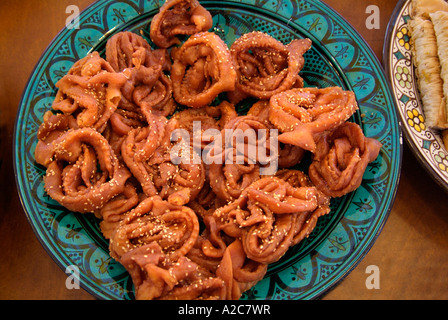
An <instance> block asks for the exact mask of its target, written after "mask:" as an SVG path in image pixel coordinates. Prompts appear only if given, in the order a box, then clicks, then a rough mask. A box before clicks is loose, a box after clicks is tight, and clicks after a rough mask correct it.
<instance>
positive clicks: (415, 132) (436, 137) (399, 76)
mask: <svg viewBox="0 0 448 320" xmlns="http://www.w3.org/2000/svg"><path fill="white" fill-rule="evenodd" d="M410 4H411V1H410V0H402V1H400V2H399V3H398V4H397V6H396V8H395V10H394V13H393V14H392V16H391V19H390V22H389V25H388V30H387V31H386V34H387V37H386V41H385V42H384V48H383V63H384V66H385V70H386V73H387V76H388V77H389V79H390V82H391V85H392V92H393V95H394V96H395V105H396V106H397V107H398V109H397V112H398V114H399V116H400V119H401V126H402V130H403V132H404V136H405V138H406V139H407V142H408V144H409V146H410V148H411V150H412V151H413V153H414V155H415V156H416V157H417V159H418V160H419V161H420V163H421V164H422V165H423V167H424V168H425V169H426V170H427V171H428V172H429V174H430V175H431V177H432V178H433V179H434V180H435V181H436V182H437V183H438V184H439V185H440V186H441V187H442V188H443V189H445V190H446V191H447V192H448V151H447V150H446V149H445V147H444V145H443V142H442V138H441V136H440V133H439V132H437V131H435V130H432V129H430V128H428V127H427V126H426V125H425V117H424V113H423V108H422V102H421V100H420V96H419V91H418V86H417V80H416V77H415V73H414V63H413V61H412V54H411V47H410V37H409V30H408V26H407V22H408V20H409V19H410V15H409V12H410Z"/></svg>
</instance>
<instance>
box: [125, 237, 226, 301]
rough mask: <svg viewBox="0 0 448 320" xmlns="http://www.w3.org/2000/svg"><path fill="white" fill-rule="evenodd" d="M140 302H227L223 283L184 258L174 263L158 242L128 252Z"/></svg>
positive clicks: (126, 259)
mask: <svg viewBox="0 0 448 320" xmlns="http://www.w3.org/2000/svg"><path fill="white" fill-rule="evenodd" d="M120 263H121V264H122V265H123V266H124V267H125V268H126V270H127V271H128V272H129V274H130V276H131V278H132V282H133V284H134V287H135V297H136V299H137V300H167V299H171V300H187V299H188V300H193V299H201V300H203V299H207V300H215V299H224V297H225V287H224V282H223V281H222V280H221V279H219V278H217V277H214V276H213V275H211V274H209V273H208V272H207V270H203V269H202V268H201V267H200V266H198V265H197V264H196V263H194V262H193V261H191V260H189V259H188V258H186V257H185V256H182V257H180V258H179V259H177V260H174V261H173V260H172V259H170V258H169V257H167V255H166V254H165V253H164V252H163V250H162V248H161V247H160V245H159V244H158V243H156V242H155V241H153V242H151V243H149V244H145V245H143V246H141V247H138V248H135V249H133V250H131V251H129V252H127V253H125V254H124V255H123V256H122V257H121V259H120Z"/></svg>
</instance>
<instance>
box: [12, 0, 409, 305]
mask: <svg viewBox="0 0 448 320" xmlns="http://www.w3.org/2000/svg"><path fill="white" fill-rule="evenodd" d="M159 1H163V0H159ZM159 1H158V0H154V1H140V0H114V1H105V0H100V1H98V2H96V3H94V4H93V5H91V6H90V7H88V8H87V9H86V10H85V11H83V12H82V14H81V15H80V28H79V29H72V30H68V29H64V30H62V31H61V32H60V33H59V35H58V36H57V37H56V38H55V39H54V40H53V42H52V43H51V44H50V46H49V47H48V49H47V50H46V52H45V53H44V55H43V56H42V58H41V60H40V61H39V63H38V64H37V66H36V68H35V70H34V72H33V73H32V75H31V78H30V80H29V83H28V85H27V87H26V90H25V92H24V94H23V98H22V101H21V104H20V107H19V111H18V115H17V124H16V128H15V137H14V138H15V150H14V157H15V161H14V162H15V170H16V177H17V185H18V192H19V194H20V197H21V200H22V203H23V207H24V211H25V212H26V214H27V216H28V219H29V222H30V224H31V225H32V227H33V229H34V232H35V233H36V235H37V237H38V238H39V240H40V241H41V243H42V245H43V246H44V247H45V248H46V250H47V251H48V253H49V254H50V255H51V256H52V257H53V258H54V260H55V261H56V262H57V263H58V264H59V265H60V266H61V268H63V269H64V270H65V268H66V267H67V266H70V265H76V266H78V268H79V270H80V284H81V286H82V287H83V288H84V289H85V290H87V291H88V292H90V293H91V294H92V295H94V296H95V297H97V298H99V299H132V298H134V293H133V287H132V281H131V279H130V277H129V275H128V273H127V272H126V270H125V269H124V268H123V267H122V266H121V265H120V264H119V263H117V262H116V261H115V260H113V259H112V258H111V257H110V256H109V254H108V243H107V241H106V240H105V239H104V238H103V237H102V235H101V233H100V231H99V229H98V221H97V220H96V219H95V218H94V217H93V215H80V214H75V213H72V212H69V211H67V210H66V209H64V208H62V207H61V206H60V205H58V204H57V203H56V202H54V201H53V200H51V199H50V198H49V197H48V196H47V195H46V194H45V192H44V187H43V179H42V176H43V174H44V170H43V168H42V167H40V166H38V165H37V164H36V163H35V161H34V155H33V153H34V148H35V145H36V140H37V139H36V131H37V128H38V126H39V124H40V123H41V119H42V116H43V113H44V112H45V111H46V110H48V109H50V107H51V104H52V101H53V99H54V97H55V94H56V89H55V86H54V84H55V82H56V81H57V80H58V79H60V77H61V76H62V75H63V74H65V73H66V72H67V70H69V68H70V67H71V65H72V64H73V63H74V62H75V61H76V60H78V59H79V58H81V57H84V56H85V55H86V54H87V53H88V52H89V51H92V50H98V51H99V52H100V53H101V52H104V47H105V43H106V41H107V39H108V38H109V37H110V36H111V35H112V34H114V33H116V32H119V31H122V30H130V31H134V32H139V31H140V30H143V34H145V33H146V34H147V31H148V26H149V23H150V21H151V18H152V16H153V15H154V14H155V13H157V12H158V8H159V5H160V4H161V2H159ZM201 3H202V4H203V5H204V6H205V7H206V8H207V9H208V10H210V12H211V13H212V15H213V21H214V26H213V30H214V31H215V32H216V33H218V34H219V35H220V36H221V37H222V38H223V39H224V40H225V41H226V42H227V43H228V44H230V43H232V42H233V41H234V40H235V39H236V38H237V37H239V36H240V35H241V34H243V33H246V32H250V31H253V30H260V31H264V32H267V33H269V34H271V35H272V36H274V37H275V38H277V39H279V40H281V41H283V42H285V43H289V42H290V41H291V40H292V39H294V38H302V37H309V38H310V39H311V40H312V41H313V43H314V44H313V48H312V49H311V50H310V51H309V52H307V53H306V66H305V68H304V70H303V71H302V76H303V77H304V79H305V81H306V85H307V86H320V87H325V86H330V85H338V86H341V87H343V88H345V89H347V90H353V91H354V92H355V93H356V97H357V100H358V103H359V105H360V111H359V112H358V113H356V114H355V115H354V116H353V117H352V119H351V120H352V121H355V122H357V123H358V124H360V125H361V126H362V128H363V130H364V132H365V134H366V136H369V137H374V138H376V139H378V140H379V141H381V142H382V143H383V146H384V147H383V148H382V150H381V153H380V155H379V156H378V158H377V160H376V161H374V162H373V163H371V164H370V165H369V166H368V168H367V170H366V172H365V176H364V180H363V182H362V185H361V186H360V187H359V188H358V190H357V191H355V192H353V193H351V194H348V195H346V196H344V197H342V198H339V199H334V201H333V202H332V204H331V206H332V212H331V213H330V214H329V215H327V216H325V217H323V218H321V219H320V220H319V222H318V225H317V227H316V228H315V230H314V231H313V233H312V234H311V235H310V237H309V238H307V239H306V240H304V241H303V242H302V243H300V244H299V245H297V246H296V247H294V248H292V249H291V250H289V251H288V253H287V254H286V256H285V257H284V258H283V259H281V260H280V261H279V262H277V263H275V264H273V265H271V266H270V267H269V270H268V274H267V275H266V277H265V279H263V280H262V281H260V282H259V283H258V284H257V285H256V286H255V287H253V288H252V289H251V290H249V291H248V292H246V293H245V294H244V296H243V297H242V298H243V299H315V298H318V297H320V296H322V294H324V293H325V292H327V291H328V290H329V289H331V288H332V287H333V286H335V285H336V284H337V283H338V282H339V281H341V280H342V279H343V278H344V277H345V276H346V275H347V274H348V273H349V272H350V271H351V270H352V269H353V268H354V267H355V266H356V265H357V264H358V263H359V261H360V260H361V259H362V258H363V257H364V255H365V254H366V253H367V252H368V250H369V249H370V248H371V246H372V245H373V243H374V242H375V240H376V238H377V236H378V235H379V233H380V232H381V230H382V227H383V225H384V223H385V222H386V220H387V217H388V214H389V211H390V209H391V206H392V204H393V201H394V199H395V194H396V190H397V184H398V180H399V174H400V169H401V153H402V144H401V133H400V128H399V124H398V121H397V115H396V113H395V112H396V111H395V110H396V108H395V107H394V103H395V102H394V100H393V96H392V95H391V93H390V89H389V85H388V82H387V79H386V77H385V75H384V74H383V71H382V68H381V66H380V64H379V63H378V61H377V60H376V58H375V57H374V55H373V53H372V51H371V50H370V49H369V47H368V46H367V45H366V43H365V42H364V41H363V39H362V38H361V37H360V36H359V34H358V33H356V32H355V31H354V30H353V29H352V27H351V26H350V25H349V24H348V23H347V22H346V21H345V20H344V19H342V18H341V17H340V16H339V15H337V14H336V13H335V12H334V11H333V10H332V9H330V8H329V7H327V6H326V5H324V4H323V3H322V2H321V1H311V0H302V1H296V0H290V1H285V0H282V1H277V0H274V1H258V0H257V1H248V0H246V1H237V0H231V1H227V0H226V1H201Z"/></svg>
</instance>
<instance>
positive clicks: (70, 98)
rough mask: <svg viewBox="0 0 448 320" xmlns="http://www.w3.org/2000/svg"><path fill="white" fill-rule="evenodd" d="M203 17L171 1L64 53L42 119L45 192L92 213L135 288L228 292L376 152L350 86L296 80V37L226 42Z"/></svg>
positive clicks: (193, 295)
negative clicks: (97, 44)
mask: <svg viewBox="0 0 448 320" xmlns="http://www.w3.org/2000/svg"><path fill="white" fill-rule="evenodd" d="M211 27H212V17H211V15H210V13H209V12H208V11H207V10H206V9H205V8H204V7H203V6H201V4H200V3H199V2H198V1H197V0H168V1H167V2H166V3H165V4H164V5H163V6H162V7H161V8H160V11H159V13H158V14H157V15H156V16H155V17H154V18H153V20H152V22H151V25H150V41H149V40H148V41H147V40H146V39H145V38H143V37H142V36H140V35H138V34H136V33H132V32H128V31H123V32H119V33H117V34H115V35H113V36H112V37H111V38H110V39H109V40H108V42H107V45H106V52H105V57H101V56H100V55H99V53H98V52H92V53H90V54H88V55H87V56H86V57H84V58H82V59H80V60H79V61H77V62H76V63H75V64H74V65H73V67H72V68H71V69H70V70H69V71H68V73H67V74H66V75H65V76H64V77H62V78H61V79H60V80H59V81H58V82H57V84H56V87H57V89H58V91H57V95H56V97H55V100H54V103H53V105H52V109H51V110H49V111H47V112H46V113H45V115H44V118H43V122H42V124H41V126H40V127H39V131H38V143H37V146H36V150H35V159H36V162H37V163H38V164H39V165H42V166H44V167H45V168H46V174H45V176H44V181H45V191H46V192H47V194H48V195H49V196H50V197H51V198H52V199H54V200H56V201H57V202H58V203H60V204H61V205H62V206H64V207H66V208H67V209H68V210H71V211H73V212H77V213H81V214H94V215H95V216H96V217H97V218H98V219H99V220H100V228H101V231H102V233H103V235H104V237H105V238H107V239H109V241H110V254H111V256H112V257H113V258H114V259H116V260H117V261H118V262H120V263H121V264H122V265H123V266H124V267H125V268H126V269H127V271H128V272H129V274H130V276H131V277H132V281H133V284H134V287H135V297H136V298H137V299H238V298H240V297H241V295H242V293H243V292H244V291H246V290H248V289H250V288H251V287H253V286H254V285H255V284H256V283H257V282H258V281H260V280H261V279H262V278H263V277H264V276H265V274H266V271H267V267H268V265H269V264H270V263H273V262H275V261H278V260H279V259H281V257H282V256H283V255H284V254H285V253H286V251H287V250H288V248H290V247H291V246H294V245H296V244H297V243H299V242H300V241H302V240H303V239H304V238H305V237H307V236H308V235H309V234H310V233H311V231H312V230H313V229H314V227H315V225H316V222H317V220H318V218H319V217H321V216H323V215H326V214H328V213H329V212H330V199H331V198H332V197H341V196H343V195H345V194H347V193H349V192H352V191H353V190H355V189H356V188H358V187H359V185H360V184H361V180H362V176H363V174H364V171H365V169H366V167H367V165H368V163H370V162H372V161H374V160H375V159H376V158H377V156H378V154H379V152H380V148H381V143H379V142H378V141H376V140H374V139H372V138H367V137H365V136H364V134H363V132H362V130H361V128H360V126H358V125H357V124H355V123H352V122H348V121H347V120H348V119H349V118H350V117H351V115H352V114H353V113H354V112H356V110H357V109H358V106H357V103H356V99H355V95H354V93H353V92H349V91H344V90H343V89H341V88H338V87H330V88H304V87H303V85H304V84H303V79H302V78H301V77H300V75H299V73H300V71H301V69H302V68H303V66H304V64H305V58H304V54H305V52H306V51H307V50H309V49H310V48H311V45H312V44H311V41H310V40H309V39H296V40H293V41H291V42H290V43H289V44H283V43H281V42H280V41H278V40H276V39H274V38H273V37H271V36H270V35H268V34H265V33H261V32H251V33H248V34H245V35H243V36H241V37H240V38H239V39H237V40H235V42H234V43H233V44H232V45H231V46H230V47H229V46H228V45H226V44H225V43H224V42H223V40H222V39H221V38H220V37H219V36H218V35H217V34H215V33H213V32H210V31H209V29H211ZM150 43H151V44H150ZM247 99H251V100H250V101H253V105H252V107H251V108H250V110H249V111H248V112H247V114H238V112H237V110H238V108H236V106H237V104H238V103H241V102H243V101H248V100H247ZM238 132H239V133H243V134H246V133H247V135H245V136H244V135H243V139H242V140H241V139H240V140H238V139H239V137H241V136H238V134H237V133H238ZM178 133H181V134H178ZM237 140H238V141H239V143H235V141H237ZM252 147H254V148H255V149H251V148H252ZM251 150H252V151H253V150H257V152H255V153H254V152H251ZM259 150H262V152H259ZM306 153H310V154H311V159H312V161H311V165H310V166H309V169H308V172H303V171H300V170H298V169H296V168H297V165H298V164H299V163H300V161H301V160H302V159H303V157H304V155H305V154H306ZM273 164H275V166H272V165H273ZM272 168H274V170H271V169H272Z"/></svg>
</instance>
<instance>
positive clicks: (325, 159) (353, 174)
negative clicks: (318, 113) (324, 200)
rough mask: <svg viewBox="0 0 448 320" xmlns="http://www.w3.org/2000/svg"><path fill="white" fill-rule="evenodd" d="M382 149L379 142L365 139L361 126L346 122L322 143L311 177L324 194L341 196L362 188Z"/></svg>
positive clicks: (324, 136)
mask: <svg viewBox="0 0 448 320" xmlns="http://www.w3.org/2000/svg"><path fill="white" fill-rule="evenodd" d="M381 147H382V144H381V143H380V142H379V141H378V140H375V139H372V138H367V137H365V136H364V133H363V132H362V129H361V127H360V126H359V125H357V124H355V123H351V122H347V123H344V124H342V125H341V126H339V127H338V128H336V129H335V130H334V131H332V132H330V133H328V134H325V135H323V136H322V137H321V138H320V139H319V140H318V142H317V148H316V153H315V154H314V158H313V161H312V163H311V165H310V167H309V170H308V175H309V177H310V179H311V181H312V182H313V183H314V185H315V186H316V187H317V188H318V189H319V190H321V191H322V192H323V193H324V194H326V195H328V196H331V197H341V196H343V195H345V194H347V193H349V192H351V191H353V190H355V189H356V188H358V187H359V186H360V184H361V181H362V177H363V175H364V172H365V170H366V167H367V165H368V164H369V163H370V162H372V161H374V160H375V159H376V158H377V157H378V154H379V152H380V149H381Z"/></svg>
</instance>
